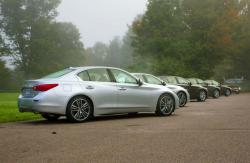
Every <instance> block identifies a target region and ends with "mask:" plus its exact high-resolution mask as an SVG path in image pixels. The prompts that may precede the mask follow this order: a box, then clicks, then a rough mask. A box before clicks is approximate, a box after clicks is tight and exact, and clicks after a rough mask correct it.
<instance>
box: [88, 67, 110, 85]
mask: <svg viewBox="0 0 250 163" xmlns="http://www.w3.org/2000/svg"><path fill="white" fill-rule="evenodd" d="M88 73H89V77H90V80H91V81H97V82H111V79H110V77H109V74H108V71H107V69H102V68H97V69H90V70H88Z"/></svg>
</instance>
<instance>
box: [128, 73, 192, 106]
mask: <svg viewBox="0 0 250 163" xmlns="http://www.w3.org/2000/svg"><path fill="white" fill-rule="evenodd" d="M132 74H133V75H134V76H136V77H137V78H139V79H141V80H142V81H144V82H146V83H150V84H155V85H163V86H166V87H167V88H169V89H171V90H172V91H174V92H175V93H176V94H177V95H178V97H179V101H180V104H179V106H180V107H184V106H185V105H186V104H187V103H188V102H189V101H190V95H189V93H188V91H187V90H186V89H185V88H183V87H180V86H177V85H171V84H167V83H166V82H164V81H163V80H161V79H160V78H158V77H156V76H154V75H151V74H145V73H132Z"/></svg>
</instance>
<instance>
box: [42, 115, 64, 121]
mask: <svg viewBox="0 0 250 163" xmlns="http://www.w3.org/2000/svg"><path fill="white" fill-rule="evenodd" d="M41 116H42V117H43V118H44V119H47V120H48V121H56V120H58V118H60V117H61V116H60V115H58V114H50V113H43V114H41Z"/></svg>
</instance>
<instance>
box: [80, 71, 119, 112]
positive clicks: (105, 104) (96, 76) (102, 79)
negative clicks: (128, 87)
mask: <svg viewBox="0 0 250 163" xmlns="http://www.w3.org/2000/svg"><path fill="white" fill-rule="evenodd" d="M78 76H79V77H80V78H81V80H82V81H81V88H82V89H83V92H84V91H85V92H87V93H88V94H89V96H91V98H92V100H93V101H94V105H95V112H96V113H97V114H110V113H114V112H116V110H115V109H116V107H117V98H118V96H117V93H118V90H117V85H116V83H115V82H114V81H112V79H111V77H110V75H109V72H108V71H107V69H105V68H93V69H89V70H85V71H83V72H81V73H79V74H78Z"/></svg>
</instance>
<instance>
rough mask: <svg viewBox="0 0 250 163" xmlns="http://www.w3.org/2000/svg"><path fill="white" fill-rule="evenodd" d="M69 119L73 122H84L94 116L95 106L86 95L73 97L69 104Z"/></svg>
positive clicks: (67, 113) (67, 114)
mask: <svg viewBox="0 0 250 163" xmlns="http://www.w3.org/2000/svg"><path fill="white" fill-rule="evenodd" d="M66 116H67V119H68V120H70V121H71V122H84V121H87V120H89V119H90V118H92V117H93V106H92V103H91V101H90V100H89V99H88V98H86V97H84V96H76V97H74V98H72V99H71V100H70V102H69V104H68V107H67V112H66Z"/></svg>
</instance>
